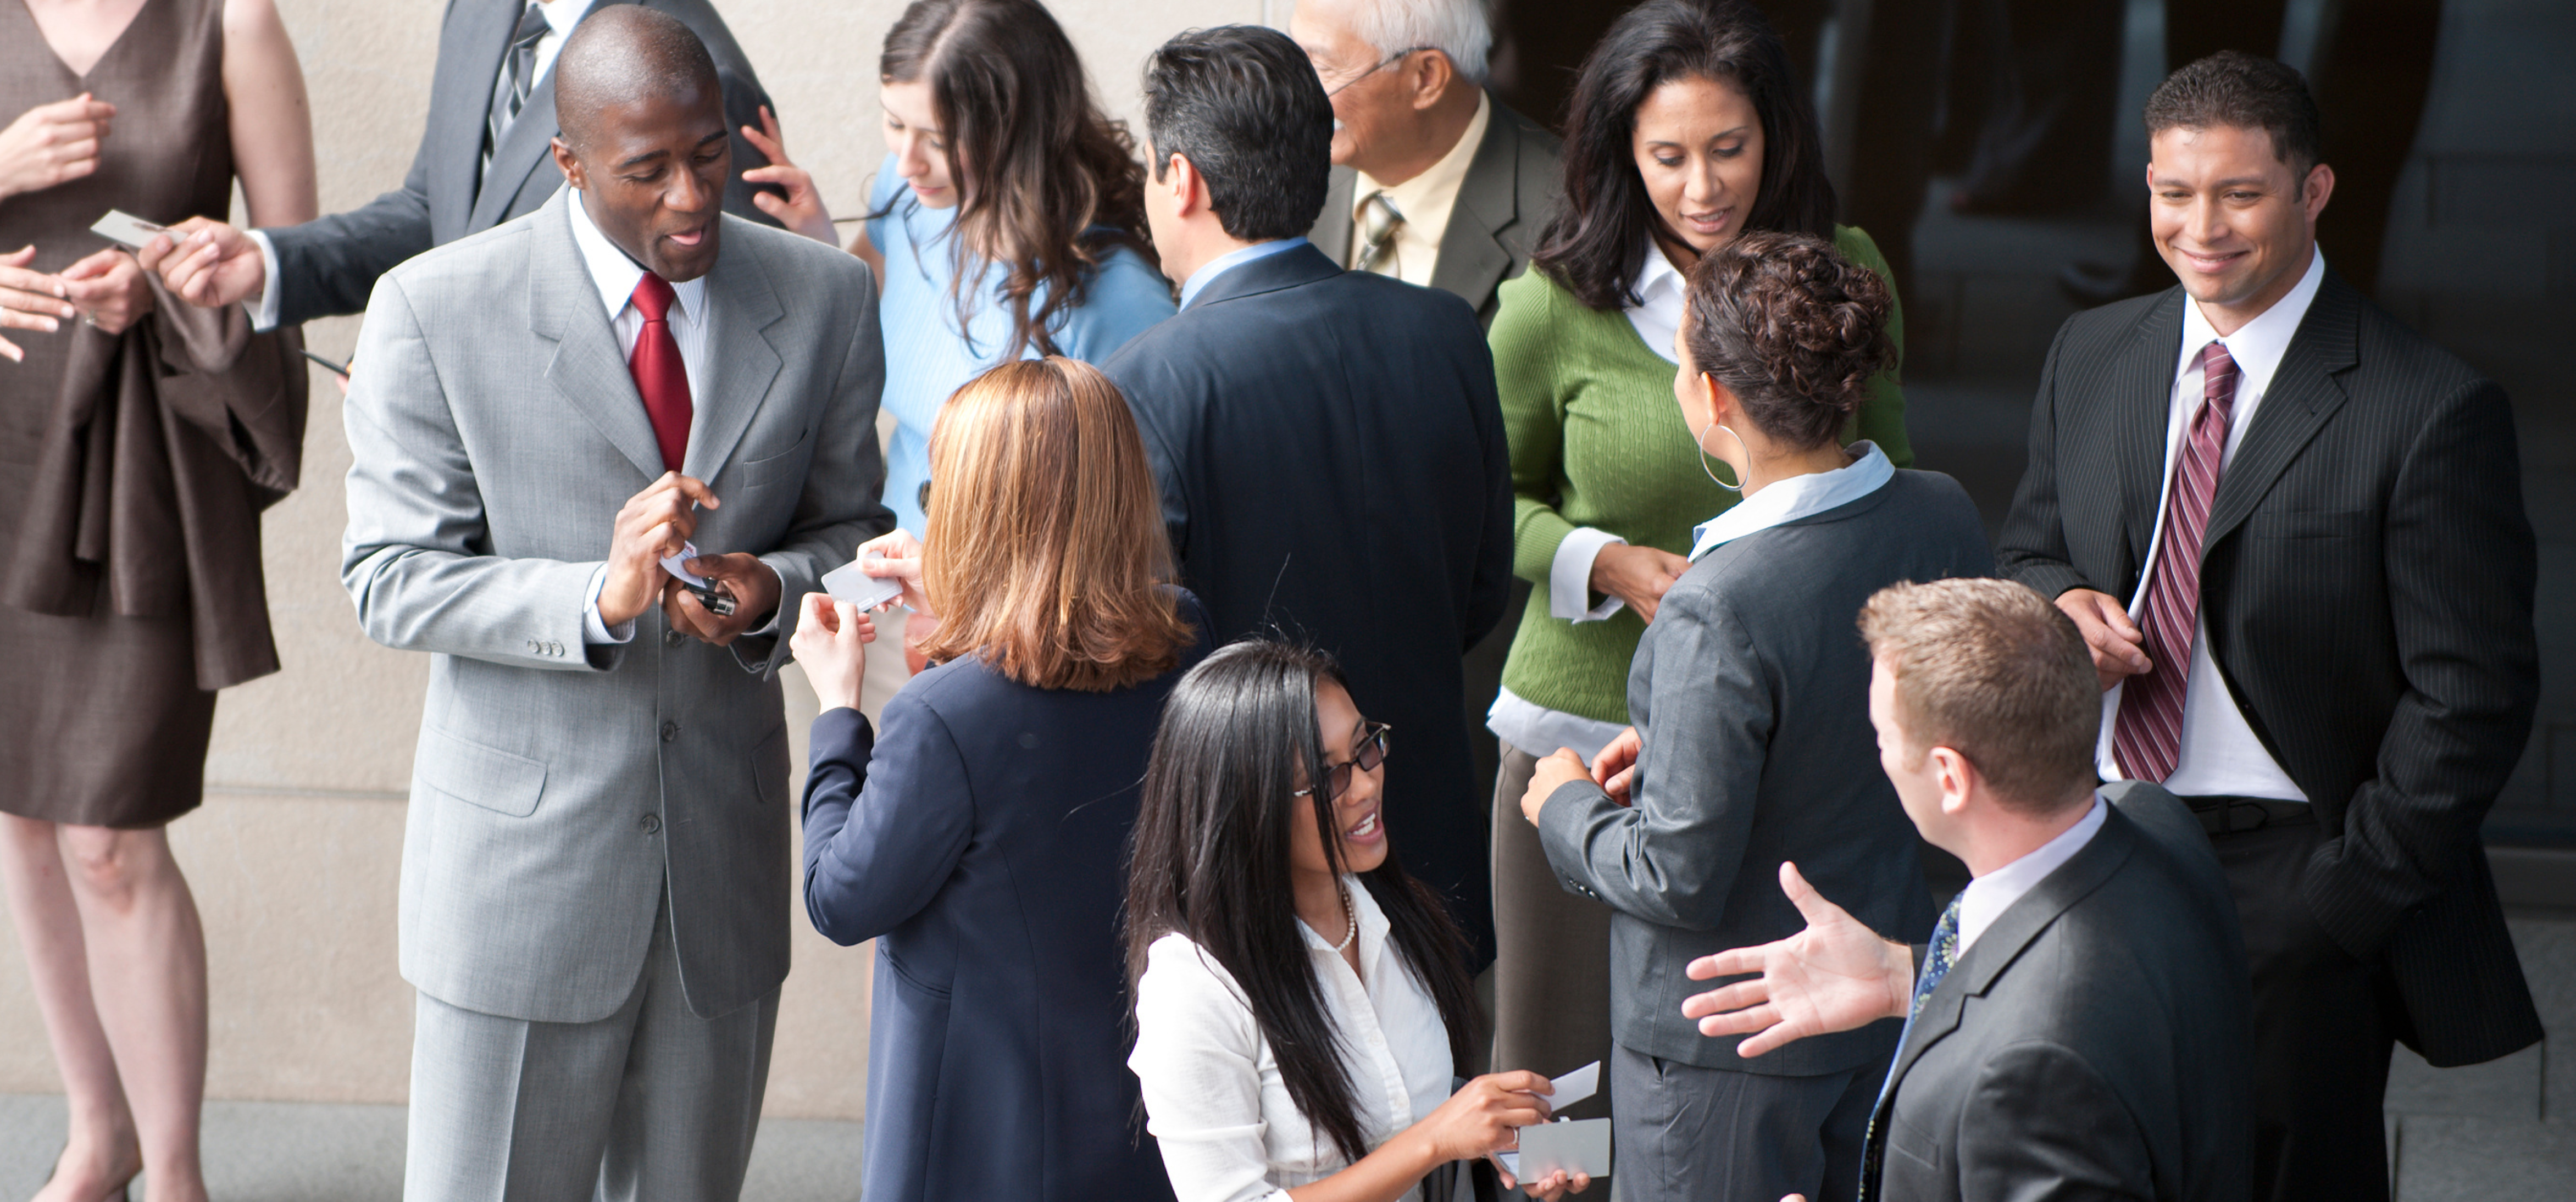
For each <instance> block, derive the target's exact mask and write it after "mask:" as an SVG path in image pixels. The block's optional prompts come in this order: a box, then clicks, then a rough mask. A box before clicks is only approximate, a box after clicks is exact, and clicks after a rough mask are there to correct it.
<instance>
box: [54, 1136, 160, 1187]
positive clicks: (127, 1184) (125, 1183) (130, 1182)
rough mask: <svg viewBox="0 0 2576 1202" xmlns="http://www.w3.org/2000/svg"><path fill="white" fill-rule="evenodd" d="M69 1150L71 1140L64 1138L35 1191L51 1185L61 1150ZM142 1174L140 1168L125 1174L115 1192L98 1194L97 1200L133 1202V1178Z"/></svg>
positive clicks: (59, 1160) (70, 1148) (60, 1158)
mask: <svg viewBox="0 0 2576 1202" xmlns="http://www.w3.org/2000/svg"><path fill="white" fill-rule="evenodd" d="M71 1150H72V1145H71V1141H70V1140H64V1141H63V1151H62V1152H56V1153H54V1167H53V1168H51V1169H47V1170H45V1179H44V1181H43V1182H42V1183H40V1184H39V1185H37V1186H36V1192H37V1193H40V1194H41V1193H43V1192H45V1186H48V1185H52V1184H53V1183H54V1171H55V1169H59V1168H61V1167H62V1165H63V1152H69V1151H71ZM142 1175H143V1170H141V1169H136V1170H134V1171H133V1172H131V1173H128V1174H126V1177H125V1180H124V1181H122V1182H119V1183H118V1184H117V1187H116V1192H115V1193H113V1194H100V1195H99V1196H98V1202H134V1179H135V1178H137V1177H140V1176H142Z"/></svg>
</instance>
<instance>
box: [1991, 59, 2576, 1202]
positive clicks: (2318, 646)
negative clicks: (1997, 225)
mask: <svg viewBox="0 0 2576 1202" xmlns="http://www.w3.org/2000/svg"><path fill="white" fill-rule="evenodd" d="M2146 121H2147V128H2148V132H2149V134H2150V137H2151V140H2150V146H2151V149H2152V162H2151V163H2150V164H2149V166H2148V172H2147V182H2148V187H2149V189H2150V191H2151V193H2152V195H2153V201H2152V204H2151V206H2150V213H2151V217H2150V221H2151V225H2152V234H2153V237H2154V241H2155V244H2156V247H2157V250H2158V251H2159V252H2160V253H2161V254H2163V256H2164V258H2165V260H2166V262H2167V264H2168V265H2170V266H2171V267H2172V268H2173V270H2174V273H2175V274H2176V275H2177V276H2179V277H2181V281H2182V286H2181V287H2180V288H2176V289H2173V290H2169V291H2167V292H2164V293H2162V294H2160V295H2156V296H2148V297H2140V298H2138V299H2135V300H2131V301H2124V302H2121V303H2119V304H2115V305H2110V306H2107V307H2104V308H2101V309H2096V310H2093V311H2091V312H2088V313H2082V314H2078V315H2077V316H2075V317H2074V318H2072V319H2070V320H2069V321H2068V322H2067V323H2066V325H2065V327H2064V328H2063V329H2061V330H2060V331H2059V333H2058V337H2057V344H2056V346H2055V347H2054V348H2052V349H2051V350H2050V352H2049V360H2048V366H2047V368H2046V369H2045V372H2044V374H2043V376H2042V378H2041V382H2040V388H2039V397H2038V399H2037V401H2036V403H2035V404H2034V405H2033V408H2032V414H2031V435H2030V464H2029V467H2028V470H2027V471H2026V473H2025V474H2024V476H2023V477H2022V481H2021V487H2020V490H2019V492H2018V493H2017V495H2016V496H2015V497H2014V499H2013V508H2012V513H2011V515H2010V516H2009V517H2008V518H2007V519H2006V520H2005V523H2004V531H2003V538H2002V545H2001V546H2000V547H1999V548H1998V554H1997V556H1996V558H1997V561H1998V564H1999V566H2000V568H2001V570H2002V572H2003V574H2005V575H2007V576H2009V577H2011V578H2013V579H2017V580H2020V581H2021V582H2023V583H2024V584H2027V585H2030V586H2031V587H2033V588H2035V589H2037V590H2039V592H2040V594H2041V595H2043V596H2048V597H2054V598H2056V600H2057V604H2058V606H2059V608H2061V609H2063V610H2065V611H2066V613H2067V614H2068V615H2069V616H2071V617H2073V618H2074V619H2075V621H2076V624H2077V626H2079V627H2080V628H2081V629H2082V630H2083V631H2084V634H2085V638H2086V640H2087V641H2088V642H2089V643H2090V644H2091V645H2092V648H2093V657H2094V666H2095V668H2096V670H2097V672H2098V673H2099V675H2100V677H2101V683H2102V686H2103V689H2104V698H2103V722H2102V735H2101V743H2100V746H2099V749H2098V754H2097V757H2096V758H2097V760H2098V761H2099V764H2098V767H2099V769H2100V771H2101V773H2102V775H2103V776H2104V777H2105V778H2108V779H2121V778H2130V779H2140V780H2148V781H2154V782H2157V783H2160V784H2162V785H2164V786H2165V787H2166V788H2167V789H2168V790H2170V791H2172V792H2173V793H2175V794H2177V795H2179V796H2181V797H2182V798H2183V799H2184V800H2185V801H2186V802H2188V803H2190V805H2191V806H2192V808H2193V809H2194V810H2196V811H2198V812H2199V814H2200V818H2201V822H2202V825H2203V827H2204V828H2205V829H2206V830H2207V831H2208V832H2209V835H2210V839H2211V842H2212V844H2213V846H2214V847H2215V849H2216V850H2217V853H2218V858H2219V860H2220V862H2221V864H2222V865H2224V866H2225V868H2226V870H2227V875H2228V881H2229V885H2230V888H2231V890H2232V891H2233V892H2234V894H2235V897H2236V903H2237V908H2238V912H2239V916H2240V918H2241V919H2242V922H2243V926H2244V931H2245V943H2246V950H2247V957H2248V960H2249V963H2250V968H2251V972H2252V979H2253V989H2254V995H2253V996H2254V1041H2255V1073H2254V1076H2255V1098H2254V1114H2255V1121H2256V1129H2255V1132H2254V1136H2255V1142H2254V1149H2255V1174H2256V1177H2255V1181H2254V1196H2255V1197H2257V1198H2270V1199H2287V1198H2320V1199H2337V1200H2347V1199H2385V1198H2387V1197H2388V1180H2387V1155H2386V1149H2385V1147H2384V1136H2383V1134H2382V1130H2383V1129H2382V1127H2381V1117H2380V1106H2381V1097H2382V1094H2383V1093H2384V1092H2385V1089H2386V1086H2387V1080H2388V1063H2389V1052H2390V1049H2391V1047H2392V1045H2393V1044H2394V1042H2396V1041H2398V1040H2404V1041H2405V1042H2406V1043H2407V1044H2408V1045H2409V1046H2411V1047H2414V1048H2416V1049H2417V1050H2419V1051H2421V1052H2422V1053H2423V1054H2424V1056H2425V1058H2426V1059H2428V1060H2430V1061H2432V1062H2433V1063H2434V1064H2437V1065H2453V1064H2467V1063H2473V1062H2476V1061H2481V1060H2488V1059H2492V1058H2494V1057H2497V1056H2501V1055H2504V1054H2506V1053H2508V1052H2512V1051H2515V1050H2517V1049H2519V1048H2522V1047H2525V1046H2528V1045H2529V1044H2531V1043H2532V1042H2534V1041H2536V1040H2538V1039H2539V1038H2540V1024H2539V1018H2538V1016H2537V1014H2536V1013H2535V1012H2534V1010H2533V1008H2532V1003H2531V994H2530V990H2529V988H2528V986H2526V984H2525V983H2524V981H2523V977H2522V970H2521V966H2520V965H2519V963H2518V962H2517V961H2516V960H2515V958H2514V952H2513V945H2512V943H2511V941H2510V939H2509V938H2508V936H2507V933H2506V930H2505V925H2504V914H2503V909H2502V907H2501V906H2500V905H2499V903H2498V901H2497V899H2496V892H2495V883H2494V880H2493V878H2492V877H2491V876H2490V875H2489V873H2488V869H2487V861H2486V851H2485V848H2484V847H2483V846H2482V845H2481V844H2480V842H2479V838H2478V823H2479V820H2480V819H2481V818H2482V817H2483V816H2484V815H2485V813H2486V810H2487V807H2488V806H2489V805H2490V804H2492V803H2493V801H2494V799H2495V795H2496V793H2497V791H2498V790H2499V789H2501V788H2502V787H2503V785H2504V782H2505V779H2506V777H2507V776H2508V775H2509V774H2510V773H2511V772H2512V770H2513V765H2514V761H2515V759H2516V758H2517V757H2518V756H2519V755H2520V754H2521V751H2522V748H2523V744H2524V741H2525V740H2526V739H2527V738H2528V737H2529V734H2530V728H2531V717H2532V707H2533V704H2534V700H2535V697H2536V695H2537V692H2538V685H2539V680H2538V654H2537V651H2536V648H2535V639H2534V632H2533V628H2532V593H2533V588H2534V577H2535V573H2536V566H2535V559H2536V553H2535V549H2534V546H2533V541H2532V534H2531V526H2530V523H2529V522H2528V520H2526V518H2525V517H2524V514H2523V507H2522V491H2521V482H2520V478H2519V473H2518V467H2517V461H2516V457H2515V451H2514V431H2513V418H2512V412H2511V410H2510V408H2509V407H2508V405H2507V402H2506V400H2505V396H2504V393H2503V391H2502V390H2501V389H2499V388H2497V387H2496V385H2495V384H2494V383H2493V382H2491V381H2488V380H2485V379H2482V378H2480V377H2479V376H2478V375H2477V374H2476V373H2475V372H2473V371H2471V370H2470V369H2469V367H2468V366H2467V365H2466V364H2463V363H2461V362H2460V361H2459V360H2458V359H2456V358H2454V357H2452V356H2451V355H2449V354H2447V353H2445V352H2444V351H2442V350H2441V349H2439V348H2437V347H2435V346H2433V345H2432V344H2430V343H2428V342H2426V341H2425V340H2424V339H2423V338H2421V337H2420V336H2418V335H2416V334H2415V333H2414V332H2413V331H2411V330H2408V329H2406V328H2405V327H2404V326H2402V325H2400V324H2398V323H2397V321H2396V320H2395V319H2393V318H2391V317H2390V316H2389V315H2388V314H2386V313H2385V312H2382V311H2381V310H2380V309H2378V308H2377V307H2376V306H2374V305H2372V304H2371V303H2370V302H2369V301H2368V300H2366V299H2364V298H2363V297H2362V296H2361V294H2360V293H2359V292H2357V291H2355V290H2354V289H2353V288H2352V287H2351V286H2349V285H2347V284H2346V283H2344V282H2343V280H2342V279H2340V278H2339V277H2337V276H2336V275H2335V274H2334V273H2333V272H2332V271H2330V270H2328V269H2327V267H2326V265H2325V263H2324V260H2323V259H2322V258H2321V257H2320V256H2319V254H2318V253H2317V249H2316V220H2317V215H2318V214H2319V213H2320V212H2322V211H2323V210H2324V209H2325V206H2326V203H2327V201H2328V199H2329V197H2330V196H2331V194H2332V192H2333V189H2334V172H2333V169H2332V168H2330V167H2328V166H2327V165H2325V164H2324V163H2322V162H2320V161H2319V160H2318V147H2319V143H2320V136H2319V131H2318V125H2317V116H2316V107H2315V104H2314V102H2313V101H2312V100H2310V98H2309V96H2308V92H2307V88H2306V85H2305V83H2304V81H2302V80H2301V79H2300V77H2299V75H2298V73H2297V72H2295V71H2292V70H2290V69H2289V68H2287V67H2283V66H2281V65H2280V64H2278V63H2275V62H2272V61H2270V60H2266V59H2258V58H2253V57H2251V56H2247V55H2243V54H2237V53H2233V52H2228V53H2222V54H2218V55H2214V56H2211V57H2210V58H2206V59H2202V60H2200V61H2199V62H2195V63H2192V64H2190V65H2188V66H2185V67H2183V68H2182V69H2180V70H2178V71H2176V72H2175V73H2174V74H2173V76H2172V77H2171V78H2169V79H2167V80H2166V81H2165V82H2164V84H2163V85H2162V86H2161V87H2159V88H2158V89H2157V90H2156V93H2155V95H2154V96H2153V97H2151V98H2150V99H2149V100H2148V102H2147V111H2146Z"/></svg>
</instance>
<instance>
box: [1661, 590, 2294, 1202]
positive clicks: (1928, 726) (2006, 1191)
mask: <svg viewBox="0 0 2576 1202" xmlns="http://www.w3.org/2000/svg"><path fill="white" fill-rule="evenodd" d="M1861 631H1862V634H1863V636H1864V637H1865V638H1866V639H1867V640H1868V642H1869V649H1870V659H1871V669H1870V689H1869V716H1870V721H1871V723H1872V724H1873V725H1875V726H1876V727H1877V728H1878V746H1879V763H1880V766H1881V767H1883V768H1885V769H1886V771H1887V775H1888V778H1889V779H1890V780H1891V781H1893V782H1894V783H1895V785H1896V793H1897V796H1898V798H1899V799H1900V800H1901V801H1902V802H1903V803H1904V806H1905V811H1906V814H1907V816H1909V817H1911V818H1912V819H1913V820H1914V825H1915V827H1916V829H1918V830H1920V831H1921V832H1922V834H1923V837H1924V838H1926V839H1929V840H1931V841H1932V843H1933V844H1935V845H1936V846H1939V847H1941V848H1942V849H1944V850H1946V851H1949V852H1951V853H1952V854H1954V855H1957V856H1958V857H1959V858H1960V859H1962V860H1964V861H1966V862H1967V865H1968V870H1969V871H1970V872H1972V873H1974V874H1975V879H1974V880H1973V881H1971V882H1970V883H1969V885H1968V887H1967V889H1966V890H1965V891H1963V892H1961V893H1960V894H1959V896H1958V898H1957V899H1956V900H1954V901H1952V902H1951V903H1950V906H1949V909H1948V910H1947V911H1946V912H1944V913H1943V914H1942V916H1941V922H1940V925H1939V926H1937V927H1935V928H1934V929H1933V932H1932V941H1931V942H1930V943H1929V944H1925V945H1920V946H1916V947H1908V946H1906V945H1904V944H1900V943H1892V942H1889V941H1887V940H1884V939H1881V938H1880V937H1879V936H1878V935H1877V933H1876V932H1873V931H1871V930H1870V929H1869V928H1868V927H1866V926H1863V925H1862V924H1860V923H1859V922H1856V921H1854V920H1853V919H1852V917H1851V915H1849V914H1848V913H1845V912H1844V911H1843V910H1842V908H1841V907H1839V906H1836V905H1834V904H1833V903H1832V902H1829V901H1827V900H1825V899H1824V898H1823V897H1821V896H1819V895H1818V894H1817V893H1816V891H1815V890H1814V889H1813V888H1811V887H1810V886H1808V884H1807V882H1806V880H1805V879H1804V878H1802V877H1801V876H1799V874H1798V869H1797V866H1796V865H1794V864H1783V865H1781V867H1780V884H1781V887H1782V889H1783V890H1784V891H1786V892H1787V893H1788V895H1789V899H1790V900H1791V901H1792V902H1794V903H1796V905H1797V907H1798V910H1799V912H1800V913H1801V914H1802V915H1804V916H1805V918H1806V920H1807V927H1806V929H1805V930H1804V931H1801V932H1800V933H1798V934H1797V935H1793V936H1791V937H1789V938H1787V939H1784V940H1781V941H1779V942H1777V943H1770V944H1765V945H1762V946H1760V947H1752V948H1739V949H1737V950H1734V951H1728V952H1721V953H1719V954H1717V955H1714V956H1707V957H1703V958H1701V959H1699V960H1697V961H1695V962H1693V963H1692V964H1691V965H1690V967H1689V970H1688V971H1689V975H1690V976H1692V977H1693V978H1696V979H1700V980H1706V979H1708V978H1710V977H1715V976H1721V975H1728V974H1735V973H1758V974H1760V975H1758V976H1756V977H1753V978H1751V979H1749V980H1744V981H1739V982H1737V983H1735V984H1732V985H1728V986H1725V987H1724V988H1721V989H1717V990H1714V991H1712V992H1709V993H1704V994H1700V995H1698V996H1696V997H1693V998H1691V999H1689V1000H1688V1001H1686V1002H1684V1003H1683V1005H1682V1013H1683V1014H1684V1015H1686V1016H1689V1017H1694V1018H1699V1019H1700V1031H1701V1033H1702V1034H1705V1035H1712V1036H1714V1035H1739V1034H1751V1035H1752V1038H1750V1039H1747V1040H1745V1041H1744V1042H1743V1043H1742V1044H1741V1045H1740V1046H1739V1048H1738V1051H1739V1053H1740V1054H1742V1055H1745V1056H1758V1055H1762V1054H1765V1053H1768V1052H1770V1051H1772V1050H1774V1049H1776V1048H1779V1047H1780V1046H1782V1045H1783V1044H1787V1043H1789V1042H1791V1041H1794V1040H1799V1039H1805V1038H1808V1037H1811V1036H1817V1035H1823V1034H1826V1033H1828V1032H1834V1031H1848V1030H1852V1029H1855V1028H1858V1027H1861V1026H1865V1025H1868V1024H1870V1023H1873V1022H1878V1021H1881V1020H1901V1021H1902V1022H1903V1023H1904V1024H1905V1027H1904V1033H1903V1035H1902V1037H1901V1038H1900V1040H1899V1042H1898V1046H1897V1052H1896V1063H1895V1066H1894V1068H1893V1069H1892V1070H1891V1071H1890V1072H1889V1073H1888V1075H1887V1082H1886V1084H1885V1085H1884V1086H1883V1087H1881V1089H1880V1090H1879V1095H1878V1103H1877V1105H1876V1106H1875V1107H1874V1108H1873V1110H1872V1112H1871V1115H1870V1122H1869V1135H1868V1138H1867V1141H1866V1143H1865V1144H1864V1146H1863V1149H1862V1169H1861V1176H1860V1180H1859V1181H1858V1182H1857V1183H1856V1184H1857V1186H1858V1190H1859V1196H1860V1197H1862V1198H1865V1199H1902V1200H1904V1202H1933V1200H1941V1199H1950V1200H1959V1199H1972V1198H2037V1197H2050V1198H2057V1197H2088V1198H2094V1197H2101V1198H2108V1197H2121V1198H2141V1199H2144V1198H2153V1199H2157V1200H2159V1202H2235V1200H2238V1199H2243V1198H2244V1197H2245V1196H2246V1180H2247V1174H2246V1165H2247V1163H2248V1160H2249V1150H2250V1139H2249V1137H2250V1135H2251V1129H2250V1127H2249V1126H2248V1124H2247V1123H2246V1121H2245V1116H2246V1113H2247V1110H2248V1104H2249V1096H2248V1095H2249V1075H2250V1074H2249V1073H2248V1071H2247V1068H2246V1012H2247V987H2246V981H2245V973H2244V970H2243V968H2242V957H2243V955H2244V949H2243V946H2242V943H2241V941H2240V940H2239V937H2238V934H2237V925H2236V914H2235V908H2234V906H2233V905H2232V904H2230V902H2229V900H2228V893H2227V883H2226V881H2225V879H2224V878H2223V877H2222V876H2221V874H2220V872H2219V867H2218V864H2217V862H2216V860H2215V859H2213V858H2212V856H2211V855H2210V851H2209V843H2208V840H2207V839H2206V838H2205V837H2203V836H2202V835H2201V833H2200V828H2199V826H2198V824H2197V823H2195V822H2193V821H2192V818H2191V815H2190V814H2189V813H2188V812H2187V811H2185V810H2184V809H2183V808H2182V806H2181V805H2179V804H2177V803H2176V802H2175V800H2174V798H2173V797H2172V796H2171V795H2169V794H2167V793H2166V792H2165V791H2164V790H2162V789H2159V788H2157V787H2155V786H2153V785H2144V784H2134V783H2123V784H2119V785H2113V786H2109V787H2107V788H2104V789H2101V790H2099V791H2098V792H2097V791H2096V789H2095V788H2094V779H2093V765H2092V763H2091V760H2092V750H2093V737H2094V728H2095V726H2096V718H2095V711H2094V693H2095V688H2094V685H2095V681H2094V679H2093V674H2092V671H2091V669H2092V665H2091V664H2090V663H2089V662H2087V655H2086V648H2085V645H2084V639H2083V636H2082V635H2080V634H2079V633H2077V631H2076V629H2075V626H2074V624H2073V623H2072V622H2070V621H2068V620H2067V619H2066V618H2065V616H2064V615H2062V614H2059V613H2057V612H2055V611H2054V610H2052V609H2051V608H2050V607H2049V604H2048V602H2046V601H2044V600H2042V599H2041V598H2040V597H2039V595H2038V594H2036V593H2033V592H2031V591H2030V590H2029V589H2026V588H2023V587H2022V586H2020V585H2017V584H2013V583H2011V582H2009V581H2002V580H1943V581H1938V582H1935V583H1931V584H1919V585H1917V584H1906V585H1897V586H1895V587H1893V588H1889V589H1886V590H1883V591H1881V592H1880V593H1879V594H1878V595H1876V596H1874V597H1872V598H1870V601H1869V604H1868V606H1867V607H1866V608H1864V609H1863V610H1862V611H1861ZM1918 964H1919V965H1921V968H1920V971H1917V969H1916V965H1918ZM1971 999H1974V1002H1975V1004H1974V1005H1971V1004H1970V1000H1971ZM1850 1188H1852V1187H1851V1185H1849V1184H1845V1183H1833V1184H1832V1185H1830V1186H1829V1187H1828V1191H1827V1193H1826V1195H1825V1196H1826V1197H1835V1196H1849V1195H1848V1194H1845V1193H1843V1191H1845V1190H1848V1189H1850ZM1792 1196H1793V1197H1794V1196H1795V1195H1792Z"/></svg>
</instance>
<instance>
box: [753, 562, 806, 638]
mask: <svg viewBox="0 0 2576 1202" xmlns="http://www.w3.org/2000/svg"><path fill="white" fill-rule="evenodd" d="M760 566H762V567H764V568H767V569H769V575H770V577H771V578H772V579H774V580H776V581H777V582H778V607H777V608H775V609H772V610H770V611H769V620H768V621H766V622H763V623H761V624H760V625H759V626H758V627H756V628H754V629H751V630H746V631H743V632H742V637H744V638H748V639H766V638H777V637H778V615H780V614H783V613H786V612H787V607H788V606H789V605H792V604H795V602H796V601H797V600H798V599H797V598H794V597H790V596H788V595H787V574H786V573H784V572H781V571H779V570H778V565H776V564H774V563H771V562H769V561H768V560H766V559H764V560H761V561H760Z"/></svg>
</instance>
